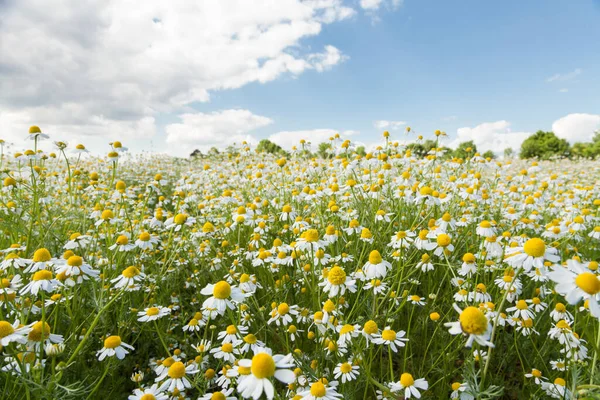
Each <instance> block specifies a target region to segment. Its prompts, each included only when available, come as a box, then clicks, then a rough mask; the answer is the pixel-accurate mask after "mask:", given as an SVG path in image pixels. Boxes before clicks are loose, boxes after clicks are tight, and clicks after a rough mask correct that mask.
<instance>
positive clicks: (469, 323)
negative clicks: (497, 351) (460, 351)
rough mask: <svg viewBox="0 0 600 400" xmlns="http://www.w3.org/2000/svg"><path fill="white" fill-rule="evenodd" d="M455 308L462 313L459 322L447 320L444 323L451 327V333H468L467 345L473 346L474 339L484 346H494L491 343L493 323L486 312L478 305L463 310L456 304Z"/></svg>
mask: <svg viewBox="0 0 600 400" xmlns="http://www.w3.org/2000/svg"><path fill="white" fill-rule="evenodd" d="M453 306H454V309H455V310H456V311H457V312H458V313H459V314H460V317H459V320H458V321H457V322H447V323H445V324H444V326H446V327H447V328H450V329H449V331H448V332H449V333H450V334H451V335H460V334H461V333H462V334H464V335H468V336H469V338H468V339H467V343H466V345H465V346H466V347H471V345H472V344H473V341H476V342H477V343H479V344H480V345H482V346H489V347H494V345H493V343H491V342H490V341H489V340H490V336H491V334H492V324H491V323H490V322H489V321H488V319H487V317H486V316H485V314H484V313H483V312H482V311H481V310H480V309H479V308H477V307H467V308H465V309H464V310H461V309H460V308H459V307H458V306H457V305H456V304H454V305H453Z"/></svg>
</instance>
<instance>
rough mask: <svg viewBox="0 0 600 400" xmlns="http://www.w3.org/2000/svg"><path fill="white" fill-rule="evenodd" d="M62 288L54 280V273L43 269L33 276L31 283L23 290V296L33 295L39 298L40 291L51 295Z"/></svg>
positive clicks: (21, 292)
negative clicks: (58, 288)
mask: <svg viewBox="0 0 600 400" xmlns="http://www.w3.org/2000/svg"><path fill="white" fill-rule="evenodd" d="M59 286H60V282H59V281H58V280H56V279H54V276H53V275H52V272H50V271H48V270H46V269H42V270H40V271H37V272H36V273H34V274H33V277H32V278H31V281H30V282H29V283H28V284H27V285H25V286H24V287H23V289H21V291H20V292H19V293H20V294H21V295H24V294H27V293H31V294H32V295H34V296H37V294H38V292H39V291H40V290H43V291H44V292H47V293H50V292H53V291H54V290H55V289H56V288H57V287H59Z"/></svg>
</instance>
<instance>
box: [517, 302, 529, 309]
mask: <svg viewBox="0 0 600 400" xmlns="http://www.w3.org/2000/svg"><path fill="white" fill-rule="evenodd" d="M516 307H517V309H518V310H527V302H526V301H525V300H519V301H517V304H516Z"/></svg>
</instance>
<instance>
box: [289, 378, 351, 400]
mask: <svg viewBox="0 0 600 400" xmlns="http://www.w3.org/2000/svg"><path fill="white" fill-rule="evenodd" d="M336 388H337V382H336V381H332V382H329V383H328V384H324V383H323V382H321V381H316V382H314V383H312V384H311V385H310V388H309V389H307V390H304V391H302V392H298V396H300V398H301V399H302V400H337V399H340V398H343V397H344V395H343V394H341V393H338V392H337V390H336Z"/></svg>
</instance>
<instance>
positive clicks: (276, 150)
mask: <svg viewBox="0 0 600 400" xmlns="http://www.w3.org/2000/svg"><path fill="white" fill-rule="evenodd" d="M256 151H258V152H259V153H263V152H264V153H269V154H276V155H283V154H285V150H283V149H282V148H281V146H279V145H278V144H276V143H273V142H271V141H270V140H269V139H263V140H261V141H260V142H258V146H256Z"/></svg>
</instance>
